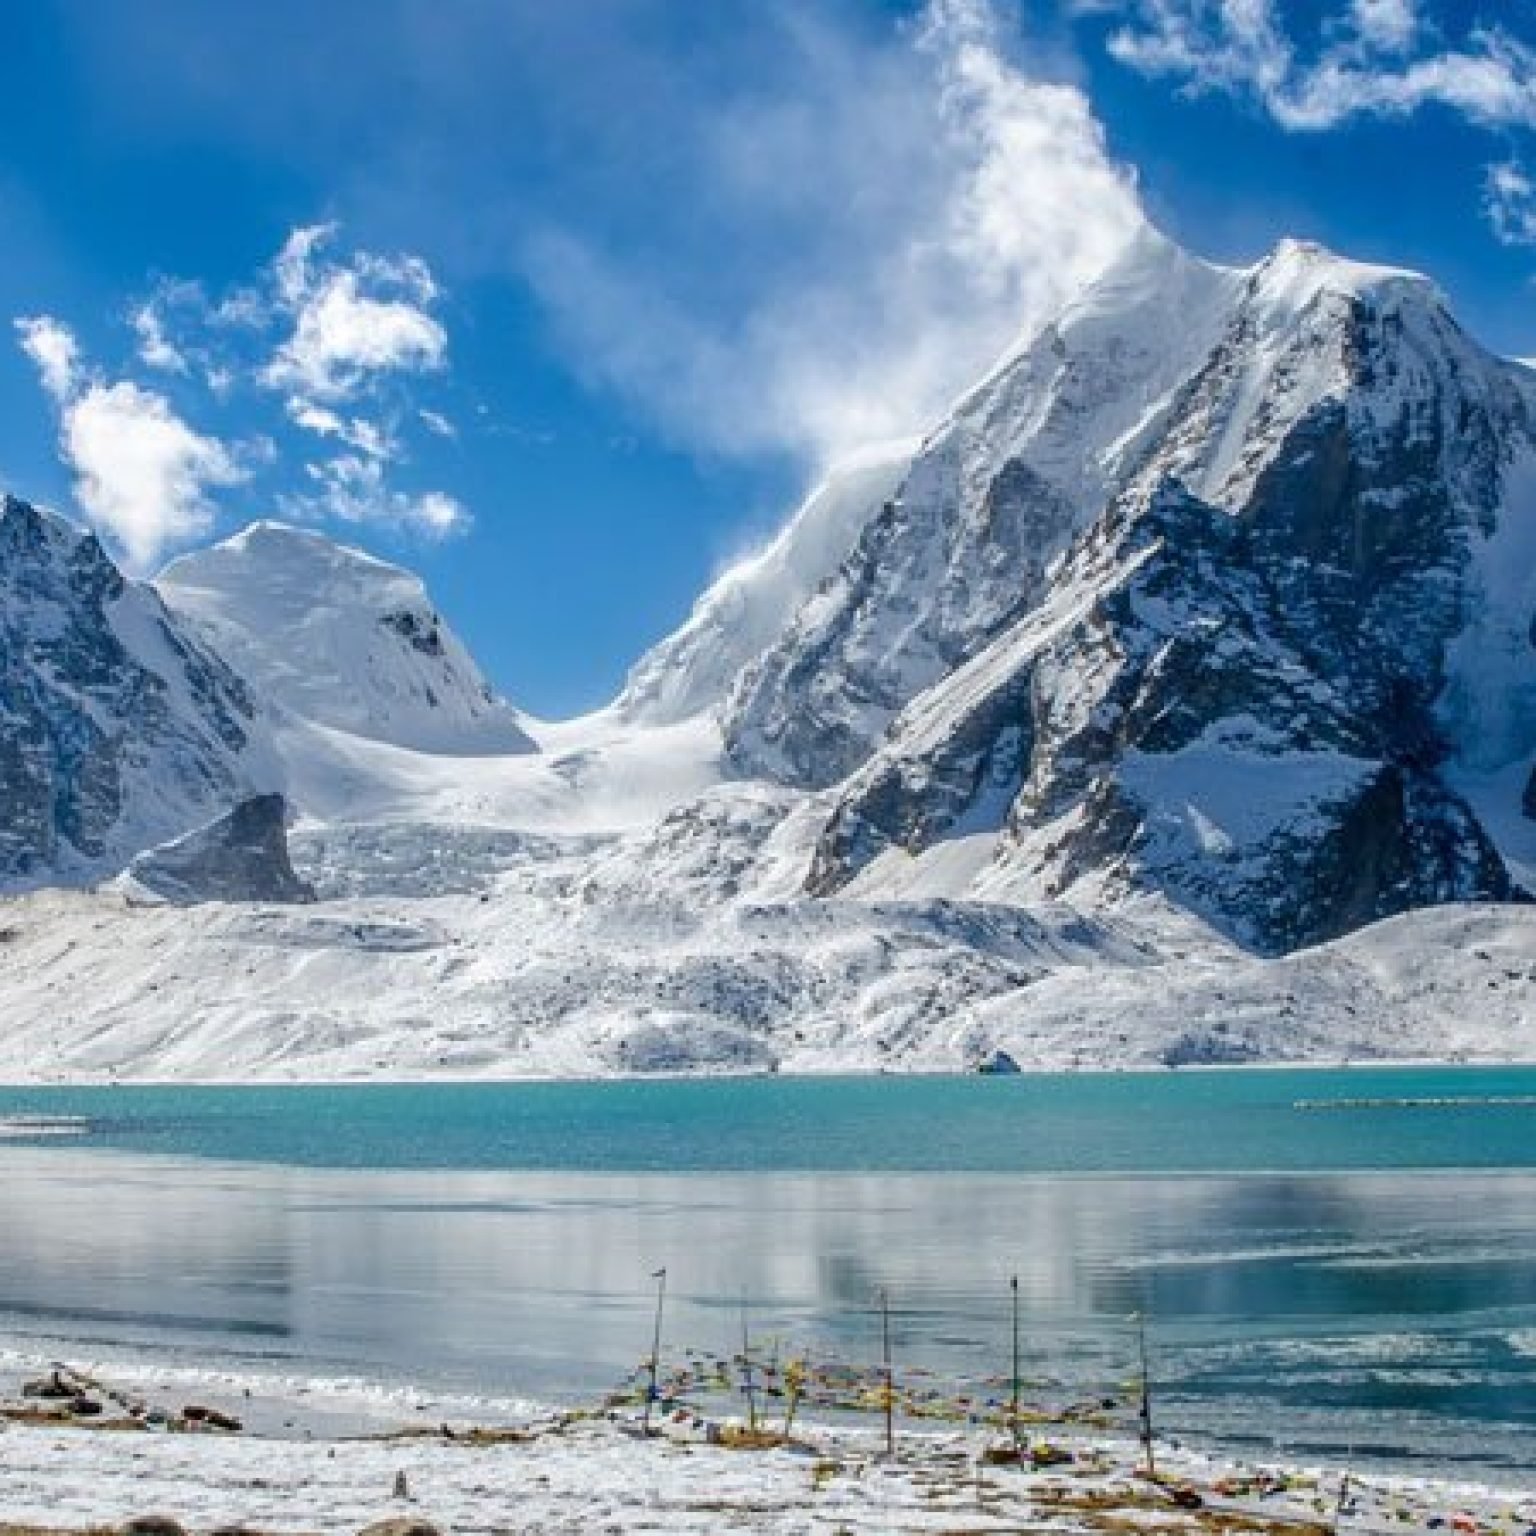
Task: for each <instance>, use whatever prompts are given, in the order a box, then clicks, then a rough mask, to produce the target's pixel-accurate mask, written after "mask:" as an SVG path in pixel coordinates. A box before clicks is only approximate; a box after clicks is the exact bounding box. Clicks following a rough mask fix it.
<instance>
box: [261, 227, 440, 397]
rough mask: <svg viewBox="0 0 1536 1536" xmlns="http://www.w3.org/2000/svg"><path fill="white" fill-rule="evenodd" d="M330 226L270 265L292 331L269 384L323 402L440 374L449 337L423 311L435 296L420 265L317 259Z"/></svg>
mask: <svg viewBox="0 0 1536 1536" xmlns="http://www.w3.org/2000/svg"><path fill="white" fill-rule="evenodd" d="M334 235H335V226H333V225H315V226H312V227H309V228H304V229H297V230H295V231H294V232H293V233H292V235H290V236H289V238H288V241H287V243H286V244H285V245H284V246H283V249H282V251H281V252H280V253H279V254H278V257H277V260H276V262H275V263H274V274H275V280H276V287H277V293H278V295H279V298H280V300H281V303H282V305H283V307H284V308H285V309H286V310H287V311H288V312H289V313H290V314H291V316H292V331H291V334H290V335H289V336H288V338H287V339H286V340H285V341H284V342H283V343H282V345H281V347H280V348H279V349H278V352H277V355H276V356H275V357H274V358H273V360H272V362H271V363H270V365H269V366H268V367H267V369H266V373H265V378H266V381H267V382H268V383H270V384H272V385H275V386H277V387H279V388H284V389H299V390H302V391H304V392H305V393H307V394H309V395H312V396H315V397H317V398H320V399H329V400H334V399H344V398H347V397H348V396H351V395H353V394H355V393H357V392H358V391H359V390H360V389H362V388H363V387H364V386H365V385H366V384H367V383H368V382H369V380H370V379H371V378H373V377H374V376H376V375H378V374H382V373H400V372H405V373H413V372H433V371H436V370H438V369H440V368H442V367H443V365H444V362H445V360H446V357H447V351H448V336H447V332H446V331H444V329H443V327H442V325H441V324H440V323H439V322H438V320H437V319H436V318H435V317H434V316H432V315H431V314H430V313H428V310H427V307H426V306H428V305H430V304H431V303H432V302H433V301H434V300H435V299H436V298H437V296H438V290H437V285H436V283H435V282H434V281H433V279H432V275H431V273H430V271H429V270H428V269H427V267H426V265H425V263H423V262H421V261H420V260H418V259H415V258H411V257H404V258H398V259H395V258H387V257H380V256H374V255H370V254H368V253H366V252H365V253H361V254H359V255H357V256H356V257H354V259H353V260H352V262H351V263H350V264H341V263H337V262H334V261H325V260H322V259H321V258H320V256H319V252H320V250H321V249H322V248H323V247H324V246H325V245H326V244H327V243H329V242H330V241H331V240H332V239H333V237H334Z"/></svg>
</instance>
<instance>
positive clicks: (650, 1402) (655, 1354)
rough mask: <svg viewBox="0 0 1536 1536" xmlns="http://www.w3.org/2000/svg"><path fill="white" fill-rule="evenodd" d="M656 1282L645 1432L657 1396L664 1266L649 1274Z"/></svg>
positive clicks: (664, 1281) (664, 1285)
mask: <svg viewBox="0 0 1536 1536" xmlns="http://www.w3.org/2000/svg"><path fill="white" fill-rule="evenodd" d="M651 1279H653V1280H654V1281H655V1282H656V1327H655V1330H654V1332H653V1333H652V1334H651V1381H650V1386H649V1387H648V1388H647V1389H646V1394H645V1420H644V1423H643V1425H642V1427H643V1428H644V1430H645V1431H646V1433H647V1434H649V1433H650V1428H651V1409H652V1408H653V1407H654V1406H655V1403H656V1397H657V1386H656V1379H657V1374H658V1372H659V1371H660V1369H661V1313H662V1308H663V1307H665V1306H666V1304H667V1271H666V1266H665V1265H663V1266H662V1268H660V1269H658V1270H657V1271H656V1273H655V1274H653V1275H652V1276H651Z"/></svg>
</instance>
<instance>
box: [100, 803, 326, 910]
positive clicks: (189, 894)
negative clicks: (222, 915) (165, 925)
mask: <svg viewBox="0 0 1536 1536" xmlns="http://www.w3.org/2000/svg"><path fill="white" fill-rule="evenodd" d="M287 817H288V807H287V802H286V801H285V800H284V799H283V797H282V796H281V795H253V796H252V797H251V798H250V799H249V800H242V801H241V802H240V804H239V805H237V806H236V807H235V808H234V809H233V810H232V811H230V812H229V813H228V814H227V815H224V816H220V817H219V818H218V819H217V820H215V821H211V822H209V824H208V825H207V826H205V827H199V828H198V829H197V830H196V831H195V832H189V833H188V834H187V835H186V836H185V837H179V838H177V839H176V840H175V841H174V842H169V843H166V844H165V845H164V846H162V847H159V848H151V849H149V850H148V851H147V852H145V853H141V854H139V855H138V857H137V858H135V859H134V860H133V861H132V862H131V863H130V864H129V866H128V868H127V869H126V870H125V871H124V872H123V880H122V885H123V889H124V890H125V891H126V892H127V894H128V895H129V898H130V899H131V900H135V901H146V900H147V901H153V902H170V903H172V904H173V905H176V906H190V905H193V904H195V903H197V902H202V901H268V902H270V901H277V902H294V901H313V900H314V899H315V893H314V891H313V890H312V889H311V888H310V886H308V885H307V884H306V883H305V882H304V881H303V880H301V879H300V878H299V877H298V876H297V875H296V874H295V873H294V871H293V865H292V863H291V862H290V861H289V858H288V831H287Z"/></svg>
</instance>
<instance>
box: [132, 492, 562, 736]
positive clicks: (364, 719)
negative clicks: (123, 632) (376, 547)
mask: <svg viewBox="0 0 1536 1536" xmlns="http://www.w3.org/2000/svg"><path fill="white" fill-rule="evenodd" d="M156 586H157V587H158V588H159V590H160V593H161V595H162V596H163V597H164V598H165V601H166V602H167V604H169V605H170V607H171V608H172V609H173V610H174V611H176V612H177V613H180V614H182V615H184V616H186V617H187V618H189V619H191V620H193V621H195V622H196V623H197V624H198V625H199V626H200V627H201V629H202V631H203V632H204V633H205V634H206V635H207V636H208V637H209V639H210V641H211V643H212V644H213V645H214V646H215V647H216V648H217V649H218V651H219V652H220V654H221V655H223V656H224V657H225V659H226V660H227V661H228V662H229V663H230V665H231V666H233V667H234V668H235V670H236V671H238V672H239V673H240V675H241V676H242V677H244V678H245V679H246V680H247V681H248V682H249V683H250V684H251V686H252V688H253V689H254V690H255V691H256V692H257V694H258V695H259V696H260V697H261V698H262V699H263V700H265V701H267V702H268V703H269V704H271V705H274V706H276V708H277V709H278V710H279V711H280V712H281V713H283V714H286V715H287V716H289V717H291V718H293V719H297V720H301V721H307V722H310V723H313V724H316V725H321V726H328V727H331V728H333V729H336V730H341V731H345V732H348V733H350V734H353V735H357V736H363V737H367V738H369V739H371V740H375V741H382V742H387V743H389V744H391V745H393V746H399V747H407V748H410V749H413V750H416V751H422V752H437V753H444V754H462V755H482V754H492V753H509V752H527V751H532V750H533V749H534V748H533V743H532V741H531V740H530V739H529V737H528V735H527V733H526V731H525V730H524V729H523V727H522V723H521V721H520V718H519V716H518V714H517V712H516V711H515V710H514V709H512V707H511V706H510V705H508V704H507V703H506V702H505V701H504V700H502V699H500V698H498V697H497V695H496V694H495V693H494V692H493V691H492V690H491V688H490V687H489V685H488V684H487V683H486V681H485V679H484V678H483V677H482V676H481V674H480V672H479V669H478V668H477V667H476V665H475V663H474V661H473V659H472V658H471V657H470V655H469V653H468V651H466V650H465V648H464V646H463V645H462V644H461V643H460V641H459V640H458V638H457V636H455V635H454V633H453V632H452V630H450V629H449V628H448V626H447V625H446V624H445V623H444V622H443V619H442V618H441V616H440V615H439V614H438V613H437V611H436V609H435V608H434V607H433V606H432V603H431V601H430V599H429V598H428V596H427V593H426V589H425V588H424V586H423V585H422V582H421V579H420V578H419V577H417V576H415V575H413V574H412V573H411V572H409V571H405V570H402V569H401V568H400V567H398V566H394V565H390V564H388V563H387V562H386V561H383V560H379V559H376V558H375V557H374V556H372V555H369V554H366V553H364V552H363V551H362V550H359V549H353V548H350V547H349V546H347V545H344V544H338V543H336V542H335V541H333V540H331V539H328V538H326V537H325V536H323V535H322V534H318V533H314V532H311V531H308V530H304V529H299V528H291V527H288V526H286V525H285V524H282V523H274V522H260V523H254V524H252V525H251V526H250V527H249V528H247V529H245V531H244V532H242V533H239V534H237V535H236V536H235V537H234V538H232V539H229V540H227V541H225V542H224V543H222V544H217V545H214V546H213V547H212V548H210V549H205V550H201V551H198V552H197V553H195V554H190V555H184V556H183V557H182V558H180V559H179V560H176V561H174V562H173V563H172V564H171V565H169V566H168V567H166V569H165V570H164V571H163V572H161V574H160V576H159V578H158V579H157V581H156Z"/></svg>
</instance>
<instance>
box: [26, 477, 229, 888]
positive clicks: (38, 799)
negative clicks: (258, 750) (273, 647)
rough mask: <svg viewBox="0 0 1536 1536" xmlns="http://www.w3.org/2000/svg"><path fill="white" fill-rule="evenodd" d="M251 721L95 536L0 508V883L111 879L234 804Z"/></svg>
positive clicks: (207, 661)
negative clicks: (150, 847) (143, 853)
mask: <svg viewBox="0 0 1536 1536" xmlns="http://www.w3.org/2000/svg"><path fill="white" fill-rule="evenodd" d="M254 715H255V708H254V705H253V702H252V700H251V697H250V695H249V693H248V692H247V690H246V688H245V686H244V685H243V684H242V683H241V682H240V680H239V679H238V678H237V677H236V676H235V675H234V673H232V672H231V671H230V670H229V669H228V667H226V666H225V665H224V664H223V663H222V662H221V661H219V660H218V659H217V658H216V657H215V656H213V655H212V654H211V652H209V651H208V650H207V649H206V648H205V647H204V646H202V645H201V644H199V643H198V642H197V641H196V640H194V639H193V638H192V636H191V635H190V634H189V632H188V631H187V630H186V629H185V628H184V627H183V626H181V625H179V624H178V623H177V622H176V621H175V620H174V619H173V618H172V617H171V615H170V614H169V613H168V612H167V611H166V610H165V608H164V606H163V605H162V604H161V602H160V600H159V598H157V597H156V596H155V595H154V593H153V592H152V591H151V590H150V589H148V588H146V587H143V586H139V585H136V584H134V583H131V582H128V581H126V580H125V579H124V578H123V576H122V575H121V573H120V572H119V571H118V570H117V568H116V566H115V565H113V563H112V561H111V560H110V559H109V558H108V557H107V555H106V553H105V552H104V551H103V549H102V547H101V545H100V544H99V543H98V542H97V541H96V539H95V538H94V537H93V536H91V535H90V534H86V533H82V532H80V531H79V530H78V529H75V528H73V527H72V526H70V525H69V524H68V523H65V522H64V521H63V520H62V519H60V518H57V517H54V516H52V515H51V514H49V513H46V512H42V511H39V510H38V509H37V508H35V507H32V506H30V505H28V504H27V503H26V502H22V501H17V500H15V499H14V498H11V497H6V498H5V499H4V501H3V503H0V807H3V815H0V881H4V882H11V883H15V882H22V883H25V882H28V881H35V880H38V879H43V878H49V877H51V876H55V875H60V874H62V875H65V876H74V877H77V878H78V877H81V876H89V875H91V874H92V873H105V872H107V871H109V870H110V869H111V868H113V867H116V866H117V865H119V864H120V863H121V861H122V860H123V859H124V858H126V857H127V856H128V855H129V854H131V853H133V852H134V851H136V850H137V849H138V848H141V847H143V846H144V844H145V842H148V841H157V840H160V839H162V838H165V837H168V836H172V835H174V834H175V833H177V832H180V831H182V830H184V829H185V828H186V827H188V826H191V825H195V824H196V822H197V821H198V820H200V819H202V818H204V817H206V816H207V814H208V813H209V812H210V811H211V810H212V809H213V808H214V807H215V806H217V805H218V804H219V803H221V802H222V803H225V804H228V803H229V801H230V800H231V799H232V798H233V797H234V796H235V795H237V794H239V793H240V792H242V790H244V789H245V788H246V787H247V779H246V773H245V768H244V759H245V756H246V754H247V749H248V748H249V747H250V746H251V744H252V732H253V720H254Z"/></svg>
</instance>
